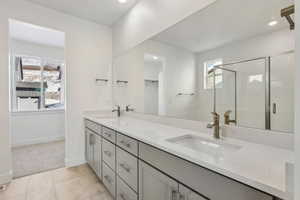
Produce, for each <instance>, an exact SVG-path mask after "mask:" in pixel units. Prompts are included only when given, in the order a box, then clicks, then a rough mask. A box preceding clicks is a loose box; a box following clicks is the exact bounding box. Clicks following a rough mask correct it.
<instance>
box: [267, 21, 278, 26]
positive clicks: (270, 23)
mask: <svg viewBox="0 0 300 200" xmlns="http://www.w3.org/2000/svg"><path fill="white" fill-rule="evenodd" d="M277 24H278V21H276V20H273V21H270V22H269V23H268V25H269V26H276V25H277Z"/></svg>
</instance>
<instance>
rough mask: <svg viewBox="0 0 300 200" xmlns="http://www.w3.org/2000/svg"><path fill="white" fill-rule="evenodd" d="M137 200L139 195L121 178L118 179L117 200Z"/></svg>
mask: <svg viewBox="0 0 300 200" xmlns="http://www.w3.org/2000/svg"><path fill="white" fill-rule="evenodd" d="M137 199H138V197H137V194H136V193H135V192H134V191H133V190H132V189H131V188H130V187H128V185H127V184H126V183H125V182H124V181H123V180H122V179H121V178H120V177H117V200H137Z"/></svg>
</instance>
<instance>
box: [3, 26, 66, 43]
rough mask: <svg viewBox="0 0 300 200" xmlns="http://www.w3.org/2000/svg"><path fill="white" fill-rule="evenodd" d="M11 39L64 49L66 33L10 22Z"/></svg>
mask: <svg viewBox="0 0 300 200" xmlns="http://www.w3.org/2000/svg"><path fill="white" fill-rule="evenodd" d="M9 34H10V38H12V39H16V40H22V41H27V42H32V43H36V44H42V45H48V46H54V47H64V45H65V33H64V32H61V31H56V30H53V29H49V28H44V27H41V26H36V25H33V24H28V23H24V22H20V21H17V20H10V21H9Z"/></svg>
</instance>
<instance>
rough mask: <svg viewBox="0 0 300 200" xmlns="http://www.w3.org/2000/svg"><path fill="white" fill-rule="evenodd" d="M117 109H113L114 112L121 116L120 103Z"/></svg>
mask: <svg viewBox="0 0 300 200" xmlns="http://www.w3.org/2000/svg"><path fill="white" fill-rule="evenodd" d="M116 107H117V108H116V109H113V110H112V112H118V117H121V107H120V106H119V105H116Z"/></svg>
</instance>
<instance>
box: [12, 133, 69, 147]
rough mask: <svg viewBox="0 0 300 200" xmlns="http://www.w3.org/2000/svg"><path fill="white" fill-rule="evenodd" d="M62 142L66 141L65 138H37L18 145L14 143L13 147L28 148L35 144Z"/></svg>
mask: <svg viewBox="0 0 300 200" xmlns="http://www.w3.org/2000/svg"><path fill="white" fill-rule="evenodd" d="M61 140H65V136H54V137H43V138H37V139H33V140H27V141H22V142H18V143H13V144H12V147H13V148H15V147H22V146H28V145H33V144H41V143H48V142H56V141H61Z"/></svg>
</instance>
